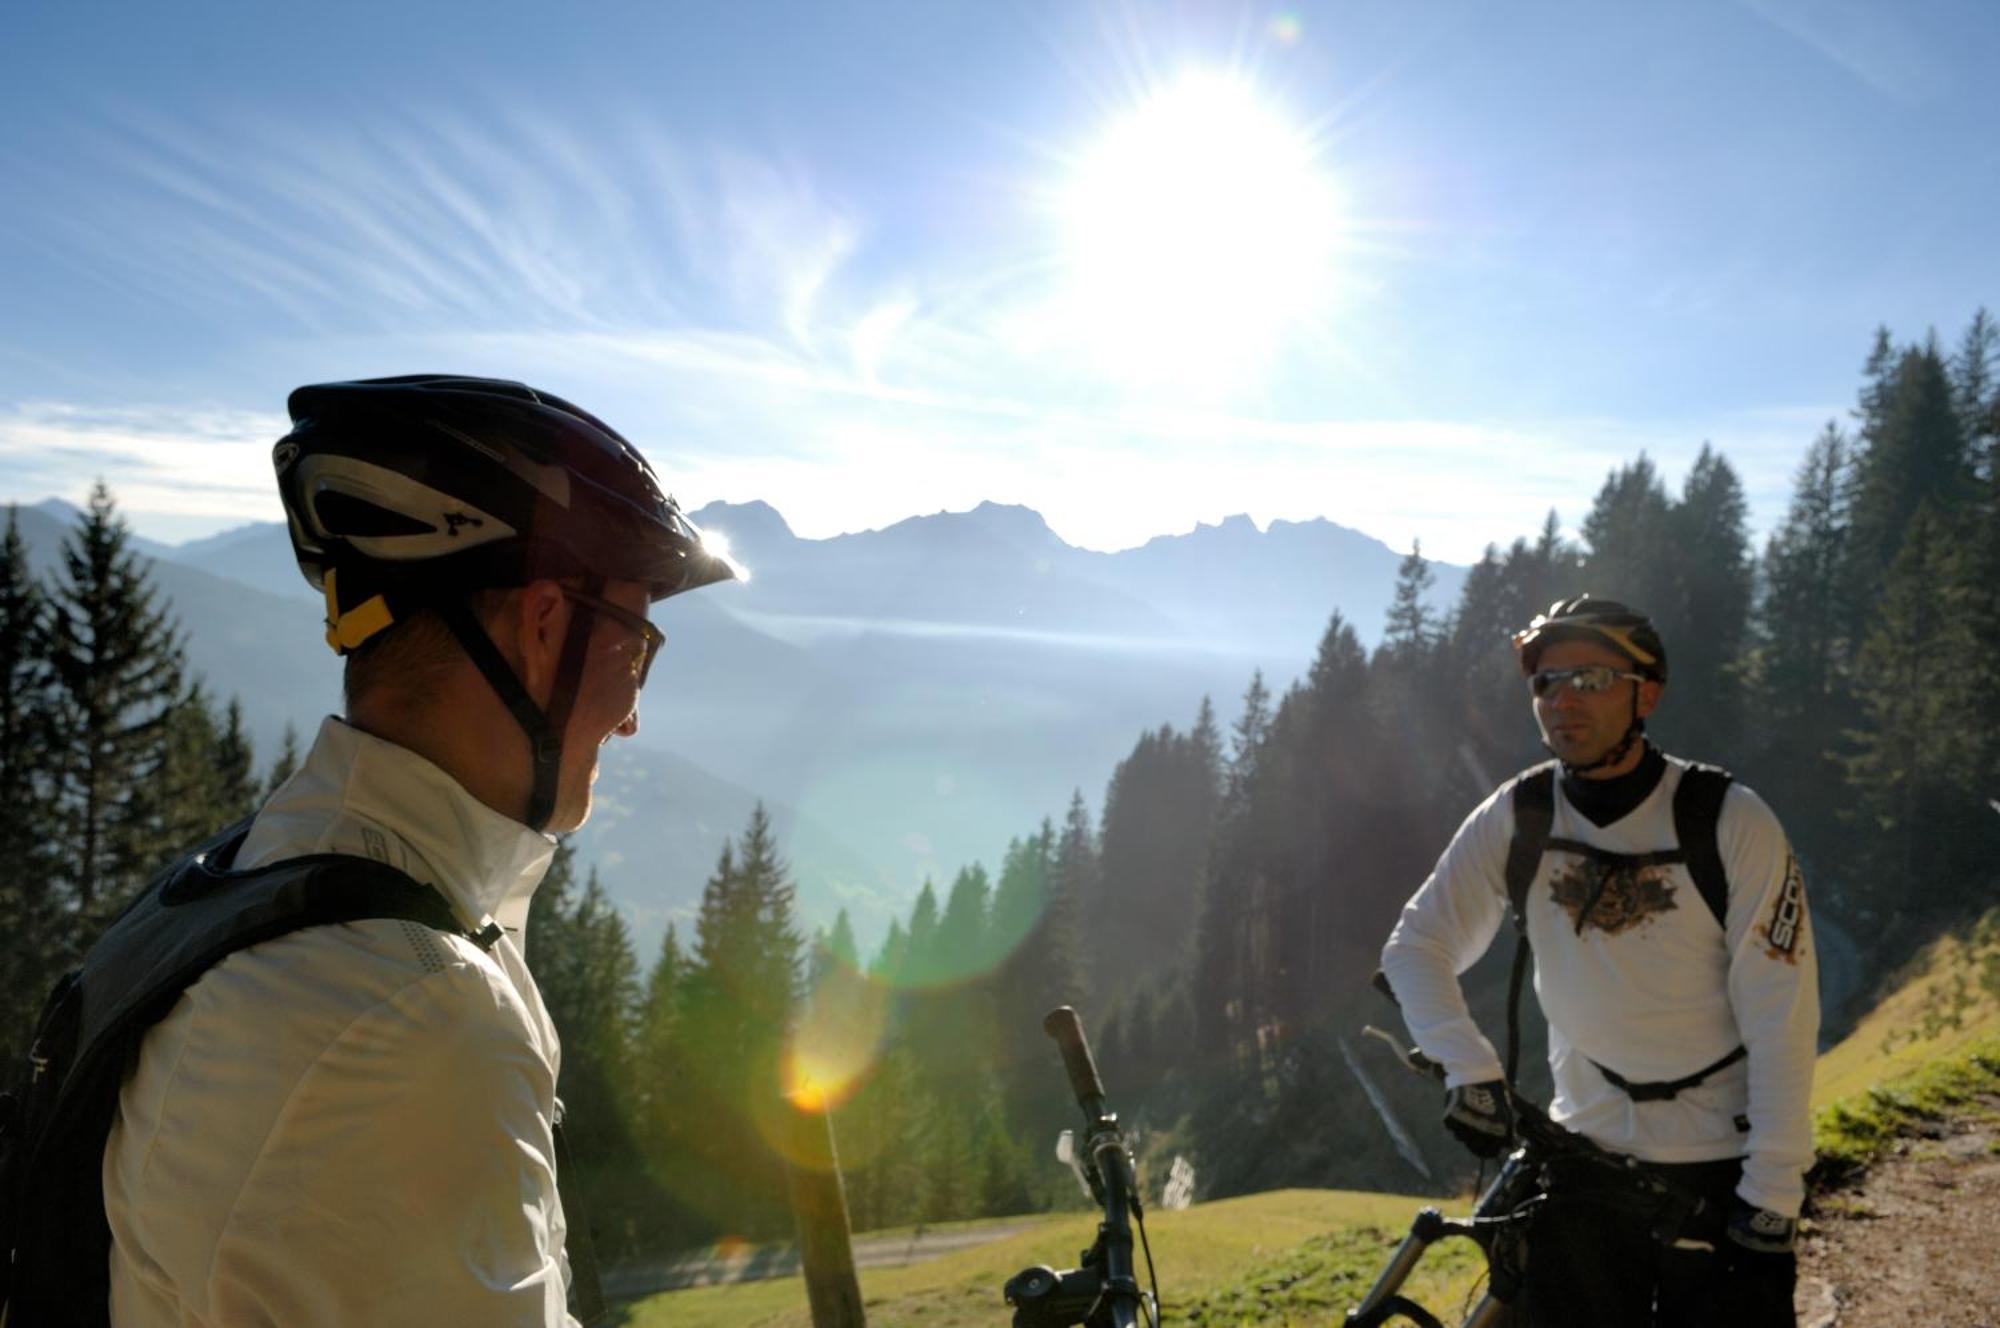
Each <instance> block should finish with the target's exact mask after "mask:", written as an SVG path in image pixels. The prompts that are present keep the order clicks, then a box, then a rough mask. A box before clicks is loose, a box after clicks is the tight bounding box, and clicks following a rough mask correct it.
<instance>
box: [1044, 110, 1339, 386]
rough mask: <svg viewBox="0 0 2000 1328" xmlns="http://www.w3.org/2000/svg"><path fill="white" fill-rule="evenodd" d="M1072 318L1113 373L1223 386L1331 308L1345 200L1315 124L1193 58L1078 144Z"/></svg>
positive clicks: (1065, 199) (1071, 220) (1069, 235)
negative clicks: (1306, 126) (1197, 70)
mask: <svg viewBox="0 0 2000 1328" xmlns="http://www.w3.org/2000/svg"><path fill="white" fill-rule="evenodd" d="M1060 210H1061V214H1062V219H1063V224H1064V230H1065V266H1066V269H1067V275H1068V284H1069V292H1068V297H1067V298H1066V299H1065V300H1064V301H1063V305H1064V307H1065V309H1066V312H1067V315H1068V317H1069V319H1070V320H1071V327H1070V330H1071V331H1072V332H1073V333H1075V334H1077V335H1080V336H1082V337H1083V338H1084V339H1085V340H1086V342H1087V345H1088V348H1089V350H1090V353H1091V354H1092V356H1093V358H1095V359H1096V360H1097V361H1098V363H1099V365H1100V366H1101V367H1103V368H1106V369H1109V370H1111V371H1113V372H1115V373H1117V374H1118V375H1120V376H1122V377H1128V378H1137V379H1140V380H1145V381H1157V382H1172V383H1176V384H1181V385H1191V386H1197V387H1204V388H1221V387H1226V386H1228V385H1230V384H1233V383H1238V382H1241V381H1243V380H1244V378H1245V377H1246V375H1249V374H1253V373H1254V372H1255V371H1257V370H1258V369H1259V368H1260V367H1266V366H1268V365H1269V363H1270V361H1271V359H1272V357H1274V356H1276V355H1278V354H1281V353H1282V352H1283V351H1284V349H1285V346H1286V343H1287V341H1288V340H1289V339H1290V338H1291V337H1293V336H1294V335H1295V334H1297V333H1299V332H1300V331H1302V330H1303V329H1304V327H1305V326H1306V325H1307V324H1308V322H1309V321H1310V320H1311V319H1312V318H1313V317H1314V316H1315V315H1317V314H1319V313H1321V312H1322V311H1323V309H1324V306H1325V303H1326V300H1327V298H1328V296H1329V294H1330V291H1331V286H1332V275H1333V274H1332V265H1333V258H1334V253H1335V248H1336V240H1337V238H1338V235H1339V227H1340V216H1339V208H1338V199H1337V197H1336V191H1335V189H1334V185H1333V181H1332V179H1331V177H1330V176H1329V175H1328V173H1327V171H1326V170H1325V169H1324V167H1323V166H1322V164H1321V162H1320V160H1319V152H1318V149H1317V147H1316V145H1315V143H1314V142H1313V140H1312V138H1311V136H1310V135H1309V134H1307V133H1305V132H1304V131H1302V130H1301V129H1300V128H1298V127H1297V126H1295V125H1293V124H1292V123H1290V122H1288V121H1287V120H1286V119H1285V118H1284V117H1283V116H1282V115H1280V114H1279V113H1278V112H1277V111H1276V110H1275V109H1273V107H1272V106H1270V105H1269V104H1267V103H1266V102H1265V101H1264V100H1262V99H1261V98H1260V97H1259V96H1258V94H1257V92H1256V91H1255V89H1254V88H1252V87H1251V86H1250V85H1249V83H1248V82H1247V81H1245V80H1242V79H1240V78H1236V77H1231V76H1228V75H1222V74H1212V73H1204V74H1190V75H1187V76H1186V77H1184V78H1182V79H1181V80H1180V81H1179V82H1177V83H1175V84H1173V85H1171V86H1169V87H1166V88H1164V89H1162V90H1160V91H1159V92H1157V93H1155V94H1154V95H1152V96H1151V97H1150V98H1148V99H1147V100H1146V101H1145V102H1143V103H1142V104H1141V105H1139V106H1138V107H1137V108H1136V109H1134V110H1132V111H1131V112H1130V113H1128V114H1127V115H1126V116H1125V117H1124V118H1122V119H1120V120H1119V121H1117V122H1116V123H1114V124H1112V125H1111V126H1110V127H1109V128H1108V129H1107V130H1106V131H1105V132H1104V133H1103V135H1102V137H1100V138H1099V139H1098V140H1097V141H1096V142H1095V143H1094V144H1093V145H1092V146H1090V147H1089V148H1088V149H1087V150H1086V151H1084V152H1083V153H1081V154H1079V155H1078V156H1077V157H1076V158H1075V160H1074V165H1073V170H1072V174H1071V177H1070V180H1069V182H1068V187H1067V188H1066V189H1065V191H1064V192H1063V195H1062V198H1061V204H1060Z"/></svg>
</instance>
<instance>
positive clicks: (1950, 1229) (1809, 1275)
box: [1798, 1094, 2000, 1328]
mask: <svg viewBox="0 0 2000 1328" xmlns="http://www.w3.org/2000/svg"><path fill="white" fill-rule="evenodd" d="M1996 1233H2000V1095H1996V1094H1986V1095H1982V1096H1981V1097H1980V1098H1979V1099H1977V1100H1976V1102H1974V1103H1968V1104H1967V1106H1966V1108H1965V1110H1963V1111H1962V1112H1960V1113H1959V1114H1957V1115H1956V1116H1955V1117H1954V1118H1953V1119H1951V1120H1944V1121H1938V1122H1936V1123H1935V1124H1934V1125H1933V1126H1932V1127H1931V1128H1929V1129H1927V1130H1926V1131H1925V1132H1924V1133H1923V1134H1920V1135H1918V1136H1917V1137H1914V1138H1909V1139H1904V1140H1902V1141H1900V1142H1899V1143H1897V1144H1896V1145H1895V1147H1894V1149H1893V1151H1892V1152H1891V1153H1889V1154H1888V1155H1887V1156H1885V1157H1883V1158H1882V1159H1881V1160H1880V1161H1878V1162H1877V1163H1876V1164H1875V1165H1874V1166H1873V1167H1871V1168H1870V1169H1869V1172H1868V1175H1867V1177H1866V1178H1865V1179H1864V1180H1863V1181H1862V1183H1861V1185H1860V1186H1858V1187H1857V1188H1854V1189H1847V1190H1840V1191H1837V1192H1835V1193H1832V1194H1828V1195H1823V1196H1821V1197H1820V1198H1819V1199H1818V1200H1817V1201H1816V1202H1815V1207H1814V1213H1813V1220H1812V1222H1811V1223H1810V1224H1809V1226H1808V1228H1807V1233H1806V1236H1805V1238H1804V1240H1803V1241H1802V1242H1801V1245H1800V1250H1799V1297H1798V1307H1799V1324H1800V1325H1801V1328H1877V1326H1878V1325H1882V1326H1885V1328H1886V1326H1890V1325H1893V1328H1919V1326H1921V1328H2000V1235H1996Z"/></svg>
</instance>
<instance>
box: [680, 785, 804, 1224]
mask: <svg viewBox="0 0 2000 1328" xmlns="http://www.w3.org/2000/svg"><path fill="white" fill-rule="evenodd" d="M799 946H800V940H799V935H798V932H797V931H796V930H795V929H794V925H793V919H792V885H791V880H790V873H789V871H788V869H787V868H786V867H785V864H784V862H783V861H782V859H780V857H779V856H778V847H777V840H776V837H775V834H774V833H773V831H772V828H771V820H770V816H769V814H768V813H767V812H766V811H765V810H764V808H763V806H762V804H759V805H758V806H757V807H756V808H755V809H754V810H753V811H752V812H751V815H750V821H749V824H748V825H747V826H746V827H745V829H744V832H743V835H742V836H741V838H740V839H739V840H738V842H737V844H736V845H735V846H734V847H733V848H732V847H730V846H725V847H724V849H723V851H722V854H721V857H720V859H719V860H718V862H717V865H716V870H715V874H714V875H712V876H711V877H710V878H709V880H708V883H707V885H706V886H705V887H704V888H703V890H702V900H701V912H700V915H699V917H698V919H697V921H696V925H695V942H694V952H693V959H692V963H691V965H690V968H689V973H688V978H687V984H686V1003H685V1006H684V1009H683V1015H682V1022H681V1030H682V1044H683V1046H684V1048H685V1052H686V1054H685V1056H684V1057H683V1058H682V1060H681V1064H682V1065H683V1066H684V1067H686V1069H687V1072H688V1083H687V1089H688V1095H689V1108H690V1110H692V1111H694V1112H695V1113H696V1115H697V1117H698V1118H699V1119H702V1120H704V1121H705V1126H704V1128H703V1129H702V1131H701V1132H700V1133H699V1135H698V1136H697V1137H696V1138H695V1139H694V1140H691V1142H690V1148H689V1153H690V1156H691V1161H692V1163H693V1167H694V1170H695V1173H696V1174H695V1175H693V1176H692V1177H690V1183H691V1186H692V1188H693V1191H694V1193H695V1195H696V1196H697V1199H698V1202H699V1203H700V1205H701V1207H702V1210H703V1211H704V1213H705V1214H706V1215H707V1217H708V1218H709V1219H710V1220H711V1221H713V1222H715V1223H717V1224H718V1225H719V1227H720V1228H721V1229H724V1230H734V1231H742V1232H750V1233H762V1232H770V1231H775V1230H778V1229H781V1228H782V1226H783V1225H784V1223H785V1222H786V1221H787V1220H788V1219H787V1216H786V1215H787V1213H788V1209H787V1208H786V1204H785V1198H784V1193H785V1191H784V1178H783V1172H782V1169H781V1166H780V1163H779V1160H778V1158H777V1156H776V1155H775V1154H774V1153H773V1152H772V1151H771V1149H770V1148H769V1147H768V1146H767V1145H766V1144H765V1143H764V1142H763V1140H765V1139H768V1138H776V1137H779V1135H778V1134H777V1129H778V1124H777V1121H778V1116H777V1113H778V1112H779V1111H780V1110H781V1109H782V1103H783V1096H782V1080H781V1066H780V1061H781V1057H782V1054H783V1050H784V1047H785V1044H786V1035H787V1032H788V1031H789V1029H790V1026H791V1022H792V1016H793V1010H794V1008H795V1005H796V1002H797V998H798V994H799V993H798V986H799V980H800V976H801V975H800V962H799V960H800V955H799Z"/></svg>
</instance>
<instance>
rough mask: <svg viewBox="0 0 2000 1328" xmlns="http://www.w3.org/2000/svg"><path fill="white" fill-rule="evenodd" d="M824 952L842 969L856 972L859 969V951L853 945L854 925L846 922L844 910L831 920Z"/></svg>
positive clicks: (845, 911)
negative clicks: (830, 931)
mask: <svg viewBox="0 0 2000 1328" xmlns="http://www.w3.org/2000/svg"><path fill="white" fill-rule="evenodd" d="M826 951H827V954H828V955H830V956H831V957H832V959H833V962H834V963H836V964H838V965H840V966H841V967H843V968H846V969H849V970H854V971H858V970H859V969H860V967H861V954H860V950H859V949H858V947H856V945H855V944H854V924H853V923H852V922H850V921H848V918H847V910H846V909H844V908H843V909H841V910H840V912H839V913H838V914H837V915H836V916H835V917H834V919H833V932H832V934H831V935H829V936H828V937H827V941H826Z"/></svg>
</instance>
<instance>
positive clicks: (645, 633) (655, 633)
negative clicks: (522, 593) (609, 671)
mask: <svg viewBox="0 0 2000 1328" xmlns="http://www.w3.org/2000/svg"><path fill="white" fill-rule="evenodd" d="M563 595H564V596H565V597H566V598H568V599H572V600H575V601H576V602H577V603H578V604H581V605H583V606H584V607H585V608H587V609H590V610H592V611H593V612H596V613H601V614H603V615H604V616H605V617H607V618H609V619H610V620H611V621H612V622H615V623H617V624H618V625H619V626H620V627H623V628H624V629H625V630H626V631H628V632H631V633H632V634H633V635H635V636H637V637H638V638H639V639H640V640H641V641H644V642H645V643H646V645H645V650H644V651H643V652H642V653H641V654H640V655H639V657H638V658H637V660H635V661H634V663H633V668H632V673H633V675H634V676H635V677H636V678H638V680H639V685H640V686H641V687H644V686H645V685H646V675H647V674H649V673H651V672H652V671H653V657H654V656H656V655H658V654H659V653H660V647H661V646H663V645H665V644H666V643H667V634H666V633H665V632H662V631H661V630H660V629H659V628H657V627H655V626H653V624H652V623H650V622H648V621H647V620H646V619H645V618H642V617H640V616H639V615H638V614H636V613H634V612H632V611H631V610H630V609H622V608H620V607H618V606H617V605H616V604H613V603H612V602H611V601H610V600H606V599H599V598H598V597H597V596H595V595H586V594H584V593H583V592H582V591H581V590H571V589H570V588H569V587H568V586H564V587H563Z"/></svg>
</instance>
